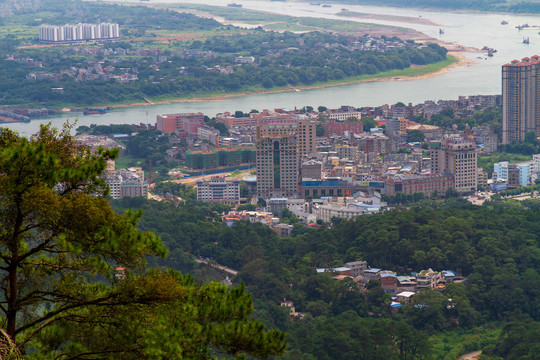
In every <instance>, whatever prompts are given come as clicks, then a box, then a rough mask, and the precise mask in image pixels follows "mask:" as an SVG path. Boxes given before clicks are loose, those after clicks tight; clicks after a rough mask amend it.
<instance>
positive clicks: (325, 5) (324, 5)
mask: <svg viewBox="0 0 540 360" xmlns="http://www.w3.org/2000/svg"><path fill="white" fill-rule="evenodd" d="M322 7H326V8H328V7H332V5H328V4H323V6H322Z"/></svg>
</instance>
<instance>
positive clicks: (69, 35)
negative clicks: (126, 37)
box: [39, 23, 120, 43]
mask: <svg viewBox="0 0 540 360" xmlns="http://www.w3.org/2000/svg"><path fill="white" fill-rule="evenodd" d="M119 38H120V28H119V26H118V24H113V23H100V24H81V23H79V24H75V25H71V24H66V25H64V26H54V25H41V26H40V27H39V41H40V42H45V43H66V42H78V41H91V40H114V39H119Z"/></svg>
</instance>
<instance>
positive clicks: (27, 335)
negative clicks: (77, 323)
mask: <svg viewBox="0 0 540 360" xmlns="http://www.w3.org/2000/svg"><path fill="white" fill-rule="evenodd" d="M69 131H70V128H69V127H68V126H66V127H65V128H64V130H63V131H62V132H58V131H57V130H56V129H50V128H49V127H46V126H44V127H42V128H41V130H40V132H39V134H38V135H37V137H35V138H33V139H32V140H27V139H25V138H22V137H18V136H17V135H16V134H15V133H12V132H10V131H9V130H6V129H3V130H2V132H1V133H0V144H1V145H0V148H1V149H2V150H1V152H2V154H1V156H0V159H1V161H0V202H1V203H2V207H1V210H0V259H1V260H0V271H1V272H2V277H3V279H4V280H3V281H2V284H1V287H2V289H3V294H5V296H3V297H2V298H0V299H1V300H0V304H1V305H2V307H1V309H2V311H3V314H2V317H1V318H0V322H1V323H2V325H3V326H5V328H6V330H7V332H8V334H9V335H10V336H11V337H12V338H13V339H16V341H17V342H18V343H19V344H25V343H26V342H27V341H29V340H30V339H31V338H32V337H33V336H34V335H35V334H36V333H38V332H39V331H41V330H42V328H44V327H45V326H47V325H48V324H52V323H54V322H55V321H57V320H59V319H62V318H64V317H65V316H66V315H65V314H70V313H71V311H72V310H73V309H78V308H83V309H85V308H86V309H88V308H91V306H92V305H93V306H96V305H97V306H99V305H103V304H105V303H107V302H109V301H110V300H111V298H113V297H115V296H116V295H115V294H116V291H117V290H116V289H115V287H114V286H112V287H111V284H110V281H111V278H112V276H113V270H114V266H117V265H122V266H126V267H130V268H140V267H141V266H143V265H144V260H143V258H142V256H141V254H147V255H153V254H157V255H161V256H164V255H165V253H166V249H165V248H164V247H163V245H162V244H161V242H160V241H159V239H158V238H157V237H156V236H154V235H153V234H151V233H140V232H138V231H137V230H136V229H135V226H136V224H137V221H138V219H139V217H140V213H127V214H125V215H115V214H114V212H113V210H112V209H111V208H110V206H109V205H108V203H107V201H106V200H105V199H104V197H103V195H106V194H107V192H108V189H107V187H106V185H105V183H104V181H103V180H102V179H100V178H99V177H98V175H100V173H101V172H102V171H103V170H104V169H105V163H106V160H107V159H114V158H115V157H116V156H117V151H105V150H101V151H100V152H98V153H96V154H92V153H91V152H90V151H89V149H88V148H86V147H81V146H77V145H76V144H75V141H74V139H73V138H72V137H71V136H70V135H69ZM96 277H102V278H103V279H104V280H105V281H104V282H95V281H94V280H93V279H95V278H96ZM113 303H114V302H113ZM45 304H48V308H47V311H36V309H38V308H39V307H43V306H45Z"/></svg>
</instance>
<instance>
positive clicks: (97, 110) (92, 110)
mask: <svg viewBox="0 0 540 360" xmlns="http://www.w3.org/2000/svg"><path fill="white" fill-rule="evenodd" d="M106 113H107V110H106V109H103V108H86V109H85V110H84V111H83V115H95V114H106Z"/></svg>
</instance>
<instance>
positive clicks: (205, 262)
mask: <svg viewBox="0 0 540 360" xmlns="http://www.w3.org/2000/svg"><path fill="white" fill-rule="evenodd" d="M195 261H196V262H197V263H199V264H205V265H208V266H211V267H213V268H216V269H218V270H222V271H225V272H226V273H227V274H229V275H236V274H238V271H237V270H234V269H231V268H229V267H226V266H223V265H220V264H218V263H216V262H210V261H208V260H204V259H195Z"/></svg>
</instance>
